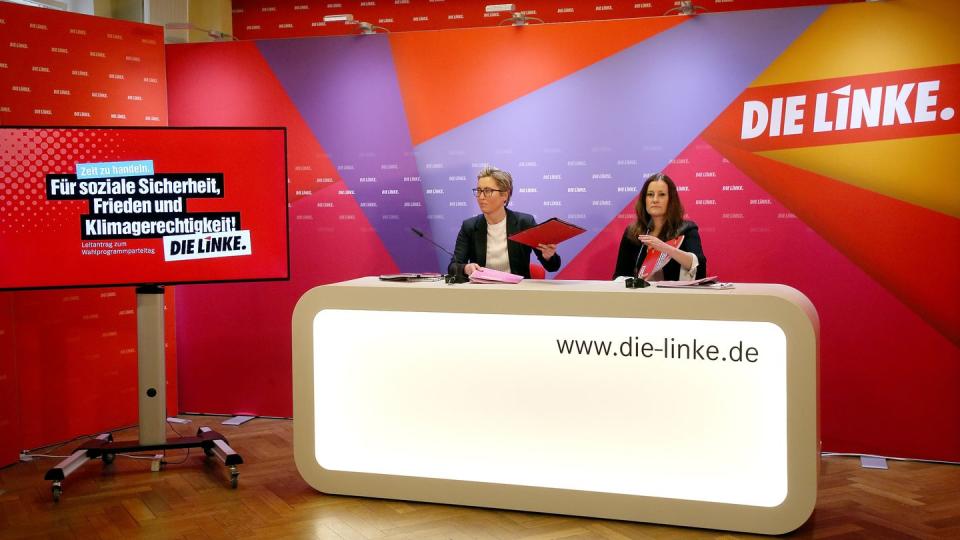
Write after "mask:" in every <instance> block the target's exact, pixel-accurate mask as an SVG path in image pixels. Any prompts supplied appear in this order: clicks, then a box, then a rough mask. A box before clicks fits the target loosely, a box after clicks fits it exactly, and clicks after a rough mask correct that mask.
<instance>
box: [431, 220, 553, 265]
mask: <svg viewBox="0 0 960 540" xmlns="http://www.w3.org/2000/svg"><path fill="white" fill-rule="evenodd" d="M506 210H507V236H508V237H509V236H510V235H513V234H516V233H518V232H520V231H523V230H526V229H529V228H530V227H533V226H534V225H536V224H537V221H536V220H535V219H533V216H531V215H530V214H524V213H523V212H514V211H513V210H510V209H509V208H507V209H506ZM531 251H532V252H534V253H536V255H537V259H539V260H540V264H541V265H543V268H544V269H545V270H547V271H549V272H556V271H557V270H559V269H560V255H559V254H554V255H553V257H551V258H550V259H544V258H543V253H541V252H540V250H539V249H534V248H531V247H530V246H525V245H523V244H520V243H518V242H514V241H513V240H509V239H508V240H507V256H508V257H509V258H510V273H511V274H517V275H520V276H523V277H525V278H529V277H530V252H531ZM467 263H477V264H479V265H480V266H484V265H486V264H487V220H486V219H485V218H484V217H483V214H480V215H478V216H474V217H472V218H469V219H465V220H464V221H463V225H461V226H460V233H459V234H457V246H456V247H455V248H454V250H453V258H452V259H451V260H450V265H449V266H448V268H447V271H448V272H449V273H451V274H453V273H457V272H458V270H461V269H462V268H463V266H464V265H465V264H467Z"/></svg>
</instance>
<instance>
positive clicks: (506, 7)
mask: <svg viewBox="0 0 960 540" xmlns="http://www.w3.org/2000/svg"><path fill="white" fill-rule="evenodd" d="M516 10H517V5H516V4H490V5H488V6H487V7H485V8H483V11H485V12H486V13H513V12H514V11H516Z"/></svg>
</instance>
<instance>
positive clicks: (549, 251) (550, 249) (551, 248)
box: [537, 244, 557, 260]
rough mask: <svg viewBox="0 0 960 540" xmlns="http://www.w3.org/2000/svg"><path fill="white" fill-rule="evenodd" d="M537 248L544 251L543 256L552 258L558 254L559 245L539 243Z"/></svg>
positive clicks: (548, 258) (547, 258)
mask: <svg viewBox="0 0 960 540" xmlns="http://www.w3.org/2000/svg"><path fill="white" fill-rule="evenodd" d="M537 249H539V250H540V252H541V253H543V258H544V259H546V260H550V259H552V258H553V256H554V255H556V254H557V245H556V244H538V245H537Z"/></svg>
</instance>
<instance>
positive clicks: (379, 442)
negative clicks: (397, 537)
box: [293, 278, 819, 534]
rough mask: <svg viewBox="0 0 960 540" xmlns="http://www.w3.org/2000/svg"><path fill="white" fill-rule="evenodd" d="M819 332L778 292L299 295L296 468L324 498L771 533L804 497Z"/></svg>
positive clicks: (805, 311)
mask: <svg viewBox="0 0 960 540" xmlns="http://www.w3.org/2000/svg"><path fill="white" fill-rule="evenodd" d="M818 335H819V321H818V318H817V315H816V312H815V310H814V308H813V305H812V304H811V303H810V301H809V300H808V299H807V298H806V297H805V296H804V295H803V294H801V293H800V292H799V291H797V290H795V289H793V288H790V287H787V286H783V285H761V284H738V285H737V286H736V288H735V289H732V290H677V289H657V288H648V289H637V290H631V289H626V288H624V286H623V284H622V283H619V282H606V281H604V282H593V281H529V280H528V281H524V282H523V283H521V284H519V285H472V284H462V285H446V284H444V283H442V282H430V283H386V282H381V281H379V280H377V279H376V278H362V279H357V280H353V281H349V282H345V283H338V284H333V285H327V286H323V287H317V288H314V289H312V290H310V291H308V292H307V293H306V294H304V296H303V297H302V298H301V299H300V301H299V303H298V304H297V307H296V309H295V311H294V316H293V374H294V381H293V384H294V447H295V456H296V463H297V467H298V469H299V470H300V473H301V474H302V475H303V477H304V479H306V481H307V482H308V483H309V484H310V485H311V486H313V487H314V488H316V489H318V490H320V491H322V492H325V493H338V494H348V495H361V496H368V497H382V498H392V499H406V500H418V501H432V502H441V503H451V504H463V505H471V506H486V507H496V508H511V509H518V510H528V511H537V512H551V513H560V514H574V515H583V516H596V517H604V518H614V519H624V520H632V521H646V522H657V523H670V524H677V525H688V526H695V527H709V528H717V529H729V530H738V531H748V532H759V533H768V534H778V533H783V532H787V531H790V530H793V529H795V528H797V527H799V526H800V525H801V524H803V522H804V521H806V519H807V518H808V517H809V515H810V513H811V512H812V511H813V507H814V504H815V501H816V492H817V470H818V463H819V448H818V440H819V438H818V414H817V362H818Z"/></svg>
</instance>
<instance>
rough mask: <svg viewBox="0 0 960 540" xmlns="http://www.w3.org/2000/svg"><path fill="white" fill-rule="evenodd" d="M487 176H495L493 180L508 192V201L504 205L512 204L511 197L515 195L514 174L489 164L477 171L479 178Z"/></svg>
mask: <svg viewBox="0 0 960 540" xmlns="http://www.w3.org/2000/svg"><path fill="white" fill-rule="evenodd" d="M487 177H489V178H493V181H494V182H496V183H497V187H499V188H500V189H502V190H504V191H506V192H507V202H506V203H504V206H506V205H508V204H510V198H511V197H513V176H511V175H510V173H508V172H507V171H504V170H502V169H498V168H496V167H491V166H487V167H484V168H482V169H480V172H478V173H477V180H480V179H481V178H487Z"/></svg>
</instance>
